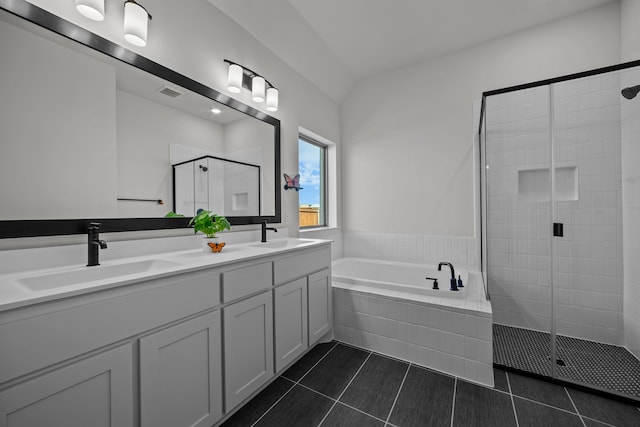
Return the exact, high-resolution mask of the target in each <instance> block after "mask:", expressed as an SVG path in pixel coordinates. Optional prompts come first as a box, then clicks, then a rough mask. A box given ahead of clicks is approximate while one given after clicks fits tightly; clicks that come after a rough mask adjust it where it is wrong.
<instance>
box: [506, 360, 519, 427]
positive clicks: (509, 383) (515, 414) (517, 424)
mask: <svg viewBox="0 0 640 427" xmlns="http://www.w3.org/2000/svg"><path fill="white" fill-rule="evenodd" d="M504 375H505V377H506V378H507V385H508V386H509V396H510V397H511V407H512V408H513V416H514V417H515V419H516V427H520V423H519V422H518V413H517V412H516V402H514V400H513V392H512V391H511V381H509V373H508V372H505V373H504Z"/></svg>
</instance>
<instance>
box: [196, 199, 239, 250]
mask: <svg viewBox="0 0 640 427" xmlns="http://www.w3.org/2000/svg"><path fill="white" fill-rule="evenodd" d="M189 225H193V231H194V233H197V232H198V231H200V232H202V233H204V234H205V235H206V238H205V239H204V243H203V250H204V251H205V252H208V251H209V250H211V251H212V252H220V251H221V250H222V248H223V247H224V245H225V244H224V242H218V238H217V236H216V233H220V232H222V231H224V230H231V224H230V223H229V221H228V220H227V218H225V217H224V216H222V215H216V214H214V213H213V212H211V211H208V210H204V209H199V210H198V213H197V214H196V216H194V217H193V218H191V220H190V221H189Z"/></svg>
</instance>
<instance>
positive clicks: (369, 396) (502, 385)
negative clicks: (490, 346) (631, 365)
mask: <svg viewBox="0 0 640 427" xmlns="http://www.w3.org/2000/svg"><path fill="white" fill-rule="evenodd" d="M494 376H495V388H493V389H491V388H488V387H483V386H480V385H477V384H473V383H470V382H467V381H464V380H461V379H459V378H455V377H451V376H448V375H444V374H441V373H438V372H435V371H431V370H429V369H425V368H421V367H419V366H416V365H413V364H411V363H407V362H404V361H400V360H396V359H392V358H389V357H386V356H382V355H379V354H377V353H372V352H370V351H365V350H362V349H359V348H355V347H351V346H348V345H345V344H342V343H337V342H332V343H327V344H318V345H317V346H316V347H314V348H313V349H312V350H311V351H310V352H309V353H307V354H306V355H305V356H304V357H303V358H302V359H300V360H299V361H298V362H297V363H296V364H295V365H293V366H292V367H291V368H289V370H287V371H286V372H285V373H284V374H282V375H281V376H280V377H279V378H277V379H276V380H275V381H274V382H273V383H271V385H269V387H267V388H266V389H265V390H263V391H262V392H261V393H260V394H258V395H257V396H256V397H255V398H253V399H252V400H251V401H249V402H248V403H247V404H246V405H245V406H244V407H243V408H242V409H241V410H240V411H239V412H237V413H235V414H234V415H233V416H232V417H231V418H230V419H228V420H227V421H226V422H225V423H224V424H223V426H224V427H231V426H274V427H275V426H277V427H284V426H292V427H293V426H301V427H307V426H323V427H325V426H357V427H360V426H363V427H366V426H380V427H382V426H398V427H400V426H474V427H480V426H490V427H500V426H516V427H528V426H544V427H553V426H562V427H572V426H583V427H585V426H586V427H591V426H594V427H595V426H620V427H626V426H633V427H638V426H640V409H639V408H636V407H634V406H632V405H628V404H624V403H621V402H618V401H614V400H609V399H606V398H603V397H600V396H596V395H593V394H589V393H585V392H583V391H579V390H574V389H572V388H568V387H563V386H560V385H556V384H552V383H549V382H546V381H543V380H538V379H534V378H529V377H525V376H522V375H518V374H513V373H510V372H509V373H507V372H505V371H502V370H498V369H496V370H495V371H494Z"/></svg>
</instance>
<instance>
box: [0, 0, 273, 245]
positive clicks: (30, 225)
mask: <svg viewBox="0 0 640 427" xmlns="http://www.w3.org/2000/svg"><path fill="white" fill-rule="evenodd" d="M0 9H2V10H4V11H6V12H8V13H10V14H12V15H15V16H17V17H19V18H22V19H24V20H25V21H28V22H31V23H33V24H35V25H37V26H39V27H42V28H44V29H46V30H49V31H51V32H53V33H56V34H58V35H60V36H62V37H65V38H67V39H70V40H73V41H75V42H77V43H79V44H81V45H83V46H86V47H89V48H91V49H93V50H95V51H98V52H101V53H103V54H105V55H107V56H110V57H112V58H115V59H117V60H119V61H122V62H124V63H126V64H129V65H131V66H133V67H136V68H138V69H140V70H143V71H146V72H148V73H150V74H153V75H155V76H157V77H160V78H162V79H164V80H166V81H168V82H170V83H172V84H174V85H177V86H180V87H182V88H184V89H187V90H190V91H192V92H195V93H197V94H200V95H202V96H204V97H206V98H209V99H211V100H213V101H216V102H218V103H221V104H223V105H226V106H228V107H230V108H233V109H234V110H237V111H239V112H241V113H245V114H247V115H249V116H252V117H254V118H256V119H258V120H261V121H263V122H266V123H268V124H271V125H273V127H274V135H273V136H274V157H275V164H274V169H275V171H274V185H275V197H274V198H275V200H274V201H275V215H273V216H237V217H229V218H228V219H229V222H230V223H231V224H232V225H246V224H259V223H261V222H263V221H267V222H269V223H279V222H281V200H282V194H281V189H280V185H279V184H280V120H278V119H276V118H275V117H272V116H269V115H268V114H266V113H263V112H262V111H259V110H256V109H255V108H253V107H251V106H249V105H246V104H243V103H242V102H240V101H237V100H235V99H233V98H231V97H229V96H227V95H225V94H223V93H220V92H218V91H217V90H215V89H212V88H210V87H208V86H205V85H203V84H202V83H199V82H197V81H195V80H192V79H190V78H189V77H186V76H184V75H182V74H180V73H177V72H176V71H173V70H171V69H169V68H167V67H165V66H163V65H160V64H158V63H156V62H154V61H151V60H149V59H147V58H145V57H144V56H141V55H139V54H137V53H135V52H132V51H130V50H128V49H127V48H125V47H123V46H120V45H118V44H115V43H113V42H111V41H109V40H107V39H105V38H102V37H100V36H98V35H96V34H94V33H92V32H90V31H88V30H86V29H84V28H82V27H79V26H77V25H75V24H73V23H71V22H69V21H66V20H64V19H62V18H60V17H59V16H57V15H54V14H52V13H50V12H47V11H45V10H43V9H40V8H39V7H37V6H35V5H33V4H31V3H27V2H26V1H25V0H0ZM168 166H169V167H170V166H171V165H168ZM189 220H190V218H189V217H185V218H84V219H42V220H8V221H2V220H0V239H3V238H18V237H37V236H56V235H69V234H85V233H86V232H87V229H88V226H89V223H90V222H100V223H101V224H102V227H101V229H100V231H101V232H105V233H110V232H120V231H140V230H164V229H175V228H186V227H187V224H188V222H189Z"/></svg>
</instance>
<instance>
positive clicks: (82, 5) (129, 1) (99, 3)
mask: <svg viewBox="0 0 640 427" xmlns="http://www.w3.org/2000/svg"><path fill="white" fill-rule="evenodd" d="M76 10H77V11H78V13H80V14H81V15H83V16H86V17H87V18H89V19H92V20H94V21H104V17H105V11H104V0H76ZM150 20H151V15H149V12H147V10H146V9H145V8H144V7H142V6H141V5H140V4H139V3H136V1H135V0H126V1H125V2H124V39H125V40H126V41H128V42H129V43H131V44H132V45H135V46H139V47H144V46H146V45H147V31H148V27H149V21H150Z"/></svg>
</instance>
